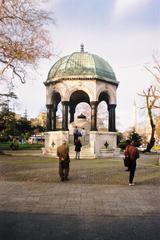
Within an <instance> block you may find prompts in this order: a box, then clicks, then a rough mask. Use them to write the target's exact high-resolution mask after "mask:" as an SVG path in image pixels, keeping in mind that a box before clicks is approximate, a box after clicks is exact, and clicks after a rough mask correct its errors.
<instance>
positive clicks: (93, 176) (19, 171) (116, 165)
mask: <svg viewBox="0 0 160 240" xmlns="http://www.w3.org/2000/svg"><path fill="white" fill-rule="evenodd" d="M33 153H34V151H33ZM0 181H13V182H14V181H22V182H24V181H28V182H29V181H30V182H39V183H43V182H48V183H49V182H50V183H51V182H59V176H58V160H57V159H55V158H52V157H45V156H43V155H42V156H31V155H30V156H29V155H27V152H26V154H25V155H23V156H21V155H18V151H17V155H16V151H14V155H12V152H10V153H9V154H8V155H0ZM135 182H137V184H139V185H142V184H147V185H159V184H160V166H158V165H157V155H152V156H148V155H143V156H142V157H141V158H140V159H139V160H138V161H137V171H136V174H135ZM70 183H74V184H76V183H81V184H99V185H101V184H106V185H126V184H127V183H128V172H126V171H125V168H124V166H123V160H122V158H116V159H115V158H108V159H81V160H75V159H73V160H71V163H70Z"/></svg>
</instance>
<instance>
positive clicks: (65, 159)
mask: <svg viewBox="0 0 160 240" xmlns="http://www.w3.org/2000/svg"><path fill="white" fill-rule="evenodd" d="M57 156H58V157H59V176H60V179H61V181H67V180H69V179H68V175H69V162H70V157H69V146H68V144H67V142H66V140H63V143H62V145H60V146H59V147H58V148H57Z"/></svg>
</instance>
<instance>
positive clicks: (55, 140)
mask: <svg viewBox="0 0 160 240" xmlns="http://www.w3.org/2000/svg"><path fill="white" fill-rule="evenodd" d="M63 140H66V141H67V142H68V143H69V132H68V131H54V132H53V131H51V132H46V133H45V147H44V148H42V152H43V154H49V155H51V156H54V157H56V156H57V147H58V146H60V145H61V144H62V142H63Z"/></svg>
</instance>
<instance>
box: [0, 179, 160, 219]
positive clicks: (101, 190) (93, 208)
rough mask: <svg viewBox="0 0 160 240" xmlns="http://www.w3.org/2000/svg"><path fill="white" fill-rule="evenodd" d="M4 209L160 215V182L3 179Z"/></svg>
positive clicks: (1, 201) (1, 207)
mask: <svg viewBox="0 0 160 240" xmlns="http://www.w3.org/2000/svg"><path fill="white" fill-rule="evenodd" d="M0 193H1V194H0V211H10V212H26V213H27V212H32V213H50V214H71V215H73V214H74V215H101V216H105V215H106V216H143V215H152V214H154V215H155V214H156V215H160V186H156V187H154V186H142V185H141V186H134V187H129V186H106V185H96V184H94V185H89V184H86V185H81V184H76V185H75V184H72V183H71V182H63V183H61V182H60V183H57V184H55V183H53V184H52V183H29V182H28V183H27V182H23V183H22V182H1V183H0Z"/></svg>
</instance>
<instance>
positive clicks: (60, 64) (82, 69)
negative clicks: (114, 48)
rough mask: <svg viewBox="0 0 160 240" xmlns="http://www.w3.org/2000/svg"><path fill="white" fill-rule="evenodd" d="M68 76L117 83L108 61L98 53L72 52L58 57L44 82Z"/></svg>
mask: <svg viewBox="0 0 160 240" xmlns="http://www.w3.org/2000/svg"><path fill="white" fill-rule="evenodd" d="M68 78H69V79H76V78H82V79H83V78H85V79H87V78H89V79H90V78H97V79H100V80H106V81H107V82H111V83H113V84H116V85H118V82H117V80H116V76H115V74H114V72H113V69H112V67H111V66H110V65H109V64H108V62H106V61H105V60H104V59H103V58H101V57H99V56H98V55H95V54H91V53H88V52H84V51H81V52H74V53H72V54H70V55H68V56H65V57H63V58H61V59H59V60H58V61H57V62H56V63H55V64H54V65H53V67H52V68H51V70H50V71H49V74H48V79H47V81H46V83H50V82H53V81H57V80H60V79H68Z"/></svg>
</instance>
